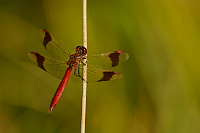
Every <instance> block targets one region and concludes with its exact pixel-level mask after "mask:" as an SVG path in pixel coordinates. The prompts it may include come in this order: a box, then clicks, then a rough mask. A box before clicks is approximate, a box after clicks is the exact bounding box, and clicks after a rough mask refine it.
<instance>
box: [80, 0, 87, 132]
mask: <svg viewBox="0 0 200 133" xmlns="http://www.w3.org/2000/svg"><path fill="white" fill-rule="evenodd" d="M83 46H84V47H85V48H87V0H83ZM84 60H86V59H84ZM84 62H85V61H84ZM83 79H84V80H83V86H82V87H83V88H82V106H81V107H82V108H81V133H85V118H86V92H87V82H86V81H87V64H86V65H83Z"/></svg>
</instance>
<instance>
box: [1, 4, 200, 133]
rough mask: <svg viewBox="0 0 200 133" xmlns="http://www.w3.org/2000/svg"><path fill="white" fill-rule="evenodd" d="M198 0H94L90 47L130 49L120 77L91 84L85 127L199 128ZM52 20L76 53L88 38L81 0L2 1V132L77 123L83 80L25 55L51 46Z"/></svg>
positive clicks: (68, 128)
mask: <svg viewBox="0 0 200 133" xmlns="http://www.w3.org/2000/svg"><path fill="white" fill-rule="evenodd" d="M199 9H200V1H198V0H161V1H159V0H141V1H137V0H124V1H122V0H88V53H102V52H109V51H115V50H123V51H126V52H127V53H129V55H130V58H129V60H128V61H126V62H125V63H123V64H121V65H120V66H118V67H117V68H113V69H112V70H114V71H117V72H120V73H122V74H123V75H124V76H125V77H124V79H122V80H117V81H110V82H103V83H91V84H88V90H87V115H86V117H87V118H86V132H87V133H200V126H199V124H200V81H199V80H200V10H199ZM41 28H45V29H47V30H48V31H49V32H50V33H51V34H52V35H53V36H54V37H55V38H56V39H57V40H58V41H59V42H60V43H61V44H63V45H64V46H65V47H66V48H67V49H68V50H69V51H70V52H73V51H74V50H75V47H76V46H78V45H82V1H77V0H74V1H70V0H66V1H65V0H56V1H55V0H42V1H41V0H27V1H24V0H7V1H5V0H0V76H1V77H0V88H1V89H0V133H47V132H48V133H64V132H65V133H75V132H76V133H77V132H80V119H81V118H80V117H81V93H82V90H81V86H82V85H81V84H79V83H78V84H77V83H73V82H69V83H68V84H67V87H66V89H65V91H64V93H63V95H62V98H61V100H60V102H59V103H58V105H57V106H56V107H55V109H54V110H53V112H52V113H51V114H49V113H48V108H49V104H50V101H51V99H52V97H53V95H54V93H55V91H56V89H57V87H58V85H59V83H60V80H59V79H56V78H55V77H53V76H51V75H49V74H48V73H46V72H44V71H43V70H41V69H40V68H39V67H37V66H36V65H35V64H34V63H33V62H32V61H31V60H30V59H29V58H28V56H27V54H28V52H30V51H36V52H39V53H42V54H45V55H49V54H48V53H47V52H46V50H45V49H44V47H43V45H42V40H41V38H40V36H39V30H40V29H41Z"/></svg>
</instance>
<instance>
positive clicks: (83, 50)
mask: <svg viewBox="0 0 200 133" xmlns="http://www.w3.org/2000/svg"><path fill="white" fill-rule="evenodd" d="M76 53H79V54H81V55H83V56H84V55H86V54H87V49H86V48H85V47H83V46H77V47H76Z"/></svg>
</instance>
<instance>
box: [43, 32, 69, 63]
mask: <svg viewBox="0 0 200 133" xmlns="http://www.w3.org/2000/svg"><path fill="white" fill-rule="evenodd" d="M40 34H41V36H42V39H43V45H44V47H45V48H46V50H47V51H48V52H49V54H51V55H52V56H53V57H55V58H56V59H59V60H67V59H68V57H69V55H70V54H69V52H68V51H67V50H66V49H65V48H64V47H63V46H62V45H61V44H60V43H59V42H57V41H56V40H55V38H54V37H53V36H52V35H50V33H49V32H48V31H47V30H45V29H41V30H40Z"/></svg>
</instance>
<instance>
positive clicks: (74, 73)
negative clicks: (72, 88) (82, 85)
mask: <svg viewBox="0 0 200 133" xmlns="http://www.w3.org/2000/svg"><path fill="white" fill-rule="evenodd" d="M76 70H77V68H75V70H74V75H76V76H78V77H80V78H81V79H82V80H84V81H85V82H87V81H86V80H85V79H84V78H83V77H82V76H81V75H80V72H79V66H78V74H76ZM87 83H88V82H87Z"/></svg>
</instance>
